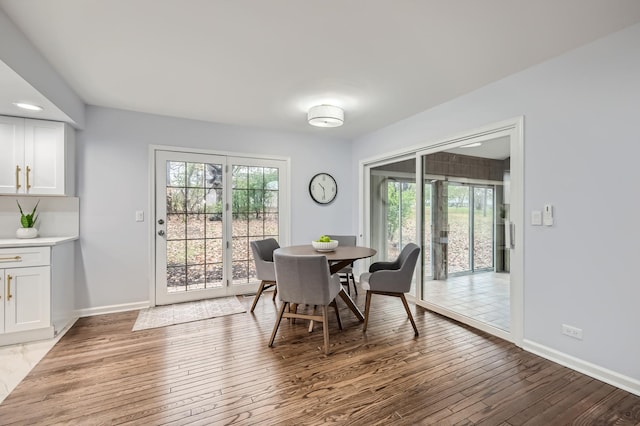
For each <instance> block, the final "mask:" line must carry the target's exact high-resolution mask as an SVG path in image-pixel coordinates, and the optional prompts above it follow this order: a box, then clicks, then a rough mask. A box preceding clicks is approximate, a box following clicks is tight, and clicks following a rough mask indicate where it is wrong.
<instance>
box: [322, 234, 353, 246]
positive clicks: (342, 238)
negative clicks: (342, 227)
mask: <svg viewBox="0 0 640 426" xmlns="http://www.w3.org/2000/svg"><path fill="white" fill-rule="evenodd" d="M327 236H328V237H329V238H331V239H332V240H336V241H337V242H338V246H342V247H353V246H355V245H356V236H355V235H327Z"/></svg>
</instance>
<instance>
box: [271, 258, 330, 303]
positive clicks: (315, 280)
mask: <svg viewBox="0 0 640 426" xmlns="http://www.w3.org/2000/svg"><path fill="white" fill-rule="evenodd" d="M273 258H274V264H275V269H276V283H277V286H278V297H279V298H280V300H282V301H283V302H289V303H298V304H307V305H328V304H329V303H331V301H332V300H333V299H335V297H336V296H337V295H338V293H339V292H340V289H341V285H340V279H339V278H338V276H337V275H331V274H330V272H329V262H327V257H326V256H323V255H313V256H297V255H289V254H283V253H280V250H276V251H275V252H274V254H273Z"/></svg>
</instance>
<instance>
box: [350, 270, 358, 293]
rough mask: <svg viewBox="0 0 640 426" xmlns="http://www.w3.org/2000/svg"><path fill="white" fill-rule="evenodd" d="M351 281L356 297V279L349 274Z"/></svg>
mask: <svg viewBox="0 0 640 426" xmlns="http://www.w3.org/2000/svg"><path fill="white" fill-rule="evenodd" d="M351 281H353V291H355V293H356V296H357V295H358V287H357V286H356V277H354V276H353V274H351Z"/></svg>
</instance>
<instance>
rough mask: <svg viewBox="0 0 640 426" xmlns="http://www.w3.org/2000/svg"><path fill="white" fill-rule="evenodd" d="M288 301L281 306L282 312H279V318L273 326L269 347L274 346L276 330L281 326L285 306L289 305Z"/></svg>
mask: <svg viewBox="0 0 640 426" xmlns="http://www.w3.org/2000/svg"><path fill="white" fill-rule="evenodd" d="M288 304H289V303H288V302H282V306H281V307H280V312H279V313H278V319H277V320H276V323H275V324H274V326H273V331H272V332H271V340H269V347H270V348H271V347H273V341H274V340H275V338H276V332H277V331H278V327H280V321H282V315H283V314H284V308H286V307H287V305H288Z"/></svg>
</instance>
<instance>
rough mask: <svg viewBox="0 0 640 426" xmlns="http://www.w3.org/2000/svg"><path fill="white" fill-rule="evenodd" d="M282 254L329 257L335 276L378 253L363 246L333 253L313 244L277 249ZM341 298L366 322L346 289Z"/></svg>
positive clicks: (330, 268)
mask: <svg viewBox="0 0 640 426" xmlns="http://www.w3.org/2000/svg"><path fill="white" fill-rule="evenodd" d="M277 250H278V251H279V252H280V253H284V254H288V255H296V256H314V255H315V256H317V255H319V254H321V255H324V256H326V257H327V262H329V271H330V272H331V273H332V274H335V273H336V272H338V271H339V270H341V269H342V268H344V267H345V266H348V265H350V264H351V263H352V262H354V261H356V260H358V259H366V258H368V257H372V256H374V255H375V254H376V253H377V252H376V251H375V250H374V249H372V248H369V247H361V246H338V247H336V248H335V249H334V250H331V251H318V250H316V249H315V248H313V246H312V245H311V244H307V245H301V246H289V247H280V248H279V249H277ZM338 295H339V296H340V298H341V299H342V300H344V302H345V303H346V304H347V306H348V307H349V309H350V310H351V311H352V312H353V314H354V315H355V316H356V318H358V320H360V321H364V315H362V312H360V309H358V307H357V306H356V304H355V303H354V302H353V299H351V297H350V296H349V294H347V292H346V291H345V290H344V288H341V289H340V293H338Z"/></svg>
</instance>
